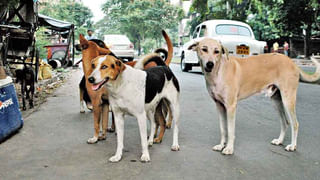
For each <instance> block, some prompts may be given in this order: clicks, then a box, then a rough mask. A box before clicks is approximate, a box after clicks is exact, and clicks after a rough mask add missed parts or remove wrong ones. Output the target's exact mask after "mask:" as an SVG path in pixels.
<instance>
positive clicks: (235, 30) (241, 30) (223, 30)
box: [216, 24, 251, 37]
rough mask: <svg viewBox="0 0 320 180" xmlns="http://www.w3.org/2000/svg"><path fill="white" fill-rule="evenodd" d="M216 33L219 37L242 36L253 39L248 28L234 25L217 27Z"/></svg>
mask: <svg viewBox="0 0 320 180" xmlns="http://www.w3.org/2000/svg"><path fill="white" fill-rule="evenodd" d="M216 33H217V34H218V35H240V36H249V37H251V32H250V30H249V29H248V28H247V27H245V26H239V25H232V24H221V25H217V27H216Z"/></svg>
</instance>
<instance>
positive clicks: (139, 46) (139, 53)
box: [138, 38, 141, 56]
mask: <svg viewBox="0 0 320 180" xmlns="http://www.w3.org/2000/svg"><path fill="white" fill-rule="evenodd" d="M140 55H141V44H140V38H138V56H140Z"/></svg>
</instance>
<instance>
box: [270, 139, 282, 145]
mask: <svg viewBox="0 0 320 180" xmlns="http://www.w3.org/2000/svg"><path fill="white" fill-rule="evenodd" d="M271 144H273V145H276V146H279V145H281V144H282V141H280V140H279V139H274V140H272V141H271Z"/></svg>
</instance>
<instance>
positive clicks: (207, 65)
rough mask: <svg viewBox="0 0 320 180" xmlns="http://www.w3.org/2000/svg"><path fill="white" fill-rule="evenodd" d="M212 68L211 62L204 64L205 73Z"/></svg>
mask: <svg viewBox="0 0 320 180" xmlns="http://www.w3.org/2000/svg"><path fill="white" fill-rule="evenodd" d="M213 66H214V64H213V62H211V61H209V62H207V64H206V68H205V70H206V71H207V72H211V70H212V68H213Z"/></svg>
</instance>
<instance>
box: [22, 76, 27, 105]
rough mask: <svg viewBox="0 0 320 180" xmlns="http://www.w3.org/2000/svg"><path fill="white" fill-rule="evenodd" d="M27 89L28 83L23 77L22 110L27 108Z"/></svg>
mask: <svg viewBox="0 0 320 180" xmlns="http://www.w3.org/2000/svg"><path fill="white" fill-rule="evenodd" d="M26 89H27V85H26V82H25V79H22V81H21V98H22V110H24V111H25V110H27V108H26V96H25V91H26Z"/></svg>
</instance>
